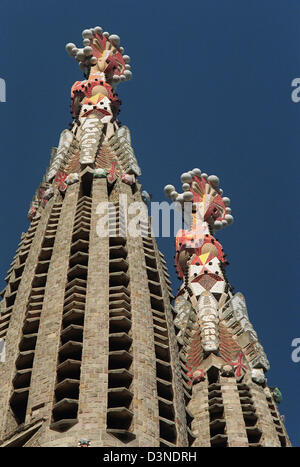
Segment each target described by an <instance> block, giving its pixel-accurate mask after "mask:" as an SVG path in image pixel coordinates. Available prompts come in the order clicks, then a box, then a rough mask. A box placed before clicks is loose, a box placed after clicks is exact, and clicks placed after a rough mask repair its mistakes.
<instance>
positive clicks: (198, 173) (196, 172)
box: [192, 168, 201, 177]
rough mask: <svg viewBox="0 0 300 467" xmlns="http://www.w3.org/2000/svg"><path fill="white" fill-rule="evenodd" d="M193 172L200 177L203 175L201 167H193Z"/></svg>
mask: <svg viewBox="0 0 300 467" xmlns="http://www.w3.org/2000/svg"><path fill="white" fill-rule="evenodd" d="M192 172H193V174H194V175H196V177H200V176H201V170H200V169H197V168H196V169H193V170H192Z"/></svg>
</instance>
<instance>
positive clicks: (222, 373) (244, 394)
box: [165, 169, 290, 446]
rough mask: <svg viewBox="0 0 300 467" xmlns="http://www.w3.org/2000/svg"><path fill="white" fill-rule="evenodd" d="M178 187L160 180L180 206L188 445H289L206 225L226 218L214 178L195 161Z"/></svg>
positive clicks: (263, 360)
mask: <svg viewBox="0 0 300 467" xmlns="http://www.w3.org/2000/svg"><path fill="white" fill-rule="evenodd" d="M181 182H182V189H183V193H181V194H179V193H177V192H176V191H175V187H174V186H173V185H167V186H166V187H165V193H166V195H167V197H169V198H171V199H172V200H173V201H174V202H175V204H176V205H177V208H179V210H181V211H182V212H183V217H184V221H185V229H181V230H179V231H178V233H177V236H176V256H175V265H176V270H177V274H178V278H179V279H180V280H182V284H181V286H180V288H179V291H178V294H177V297H176V300H175V311H176V313H177V316H176V318H175V325H176V327H177V330H178V333H177V340H178V344H179V346H180V349H181V350H180V359H181V361H182V364H183V365H184V366H185V371H183V373H182V376H183V378H184V379H185V381H186V386H185V391H186V393H187V397H188V398H190V402H189V403H188V409H189V410H190V412H191V414H192V416H193V421H192V430H193V433H194V435H195V436H196V440H195V442H194V443H193V446H288V445H290V442H289V439H288V436H287V433H286V431H285V428H284V424H283V421H282V418H281V416H280V415H279V412H278V409H277V406H276V402H280V396H279V394H280V392H279V390H278V388H269V387H268V385H267V381H266V377H265V372H266V371H267V370H268V369H269V362H268V360H267V357H266V354H265V352H264V350H263V347H262V345H261V344H260V342H259V340H258V337H257V334H256V332H255V330H254V329H253V326H252V325H251V322H250V320H249V317H248V312H247V307H246V302H245V299H244V296H243V295H242V294H241V293H240V292H237V293H234V292H233V287H231V285H230V284H229V282H228V280H227V278H226V273H225V268H226V266H227V265H228V264H229V263H228V262H227V258H226V256H227V255H226V254H225V252H224V249H223V247H222V245H221V244H220V243H219V241H218V239H216V238H215V237H214V231H216V230H220V229H222V228H225V227H227V226H228V225H230V224H232V222H233V216H232V214H231V208H230V199H229V198H228V197H225V196H223V190H222V189H220V188H218V185H219V178H218V177H217V176H215V175H210V176H208V175H207V174H206V173H202V172H201V170H200V169H193V170H191V171H190V172H187V173H183V174H182V175H181Z"/></svg>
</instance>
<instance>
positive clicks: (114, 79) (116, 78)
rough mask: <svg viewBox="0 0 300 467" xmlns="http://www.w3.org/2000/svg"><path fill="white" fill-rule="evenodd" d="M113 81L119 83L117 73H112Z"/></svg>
mask: <svg viewBox="0 0 300 467" xmlns="http://www.w3.org/2000/svg"><path fill="white" fill-rule="evenodd" d="M112 79H113V82H114V83H119V82H120V76H119V75H114V76H113V77H112Z"/></svg>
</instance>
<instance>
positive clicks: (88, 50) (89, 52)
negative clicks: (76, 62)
mask: <svg viewBox="0 0 300 467" xmlns="http://www.w3.org/2000/svg"><path fill="white" fill-rule="evenodd" d="M83 53H84V55H85V56H86V57H90V56H91V55H93V49H92V47H90V46H87V47H84V49H83Z"/></svg>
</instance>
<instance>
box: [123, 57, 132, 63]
mask: <svg viewBox="0 0 300 467" xmlns="http://www.w3.org/2000/svg"><path fill="white" fill-rule="evenodd" d="M123 60H124V62H125V63H129V62H130V57H129V55H123Z"/></svg>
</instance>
